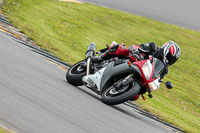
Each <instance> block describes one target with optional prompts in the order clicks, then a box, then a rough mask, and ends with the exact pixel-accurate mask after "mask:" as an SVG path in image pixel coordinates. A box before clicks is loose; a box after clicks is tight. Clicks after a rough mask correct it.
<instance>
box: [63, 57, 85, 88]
mask: <svg viewBox="0 0 200 133" xmlns="http://www.w3.org/2000/svg"><path fill="white" fill-rule="evenodd" d="M82 62H83V60H82V61H80V62H78V63H76V64H74V65H73V66H72V67H70V68H69V70H68V71H67V74H66V79H67V81H68V82H69V83H70V84H72V85H74V86H81V85H83V82H82V78H83V76H85V75H86V68H83V67H82V66H81V65H80V64H81V63H82Z"/></svg>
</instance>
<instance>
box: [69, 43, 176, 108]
mask: <svg viewBox="0 0 200 133" xmlns="http://www.w3.org/2000/svg"><path fill="white" fill-rule="evenodd" d="M134 47H136V48H137V47H138V46H137V45H134ZM108 48H109V47H108V45H107V48H105V49H102V50H100V52H96V53H97V54H101V53H103V52H105V51H106V50H108ZM95 50H96V45H95V44H94V43H91V44H90V45H89V46H88V49H87V52H86V59H84V60H82V61H80V62H78V63H76V64H74V65H73V66H72V67H71V68H70V69H69V70H68V72H67V74H66V79H67V81H68V82H69V83H70V84H72V85H74V86H80V85H85V86H86V87H87V88H89V89H91V90H92V91H94V92H96V93H97V94H98V95H101V101H102V102H103V103H105V104H108V105H116V104H120V103H123V102H126V101H128V100H131V99H133V97H135V96H136V95H139V94H140V95H142V97H143V99H144V96H143V94H145V93H146V92H148V93H149V95H148V96H149V97H150V98H152V97H153V96H152V94H151V92H152V91H156V90H158V89H159V84H160V82H162V83H164V84H165V85H166V87H167V88H168V89H171V88H172V87H173V86H172V84H171V82H166V83H165V82H163V81H162V80H160V74H161V73H162V71H163V70H164V64H163V62H162V61H161V60H159V59H157V58H155V57H152V56H150V57H149V59H146V60H141V61H136V62H133V61H131V57H130V58H129V59H115V58H114V59H109V60H105V61H102V62H98V63H92V62H91V58H92V56H95Z"/></svg>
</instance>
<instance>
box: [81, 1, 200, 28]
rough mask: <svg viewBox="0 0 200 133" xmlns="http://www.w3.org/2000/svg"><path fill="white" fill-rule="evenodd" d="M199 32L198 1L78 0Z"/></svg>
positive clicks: (199, 13)
mask: <svg viewBox="0 0 200 133" xmlns="http://www.w3.org/2000/svg"><path fill="white" fill-rule="evenodd" d="M80 1H83V2H89V3H94V4H97V5H101V6H105V7H109V8H113V9H117V10H121V11H125V12H129V13H133V14H137V15H140V16H145V17H148V18H151V19H155V20H158V21H162V22H166V23H169V24H175V25H178V26H180V27H184V28H188V29H192V30H196V31H200V8H199V5H200V0H80Z"/></svg>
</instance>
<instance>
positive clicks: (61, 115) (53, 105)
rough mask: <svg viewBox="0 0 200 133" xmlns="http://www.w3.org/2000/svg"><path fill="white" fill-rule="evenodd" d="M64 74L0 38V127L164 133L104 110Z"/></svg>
mask: <svg viewBox="0 0 200 133" xmlns="http://www.w3.org/2000/svg"><path fill="white" fill-rule="evenodd" d="M65 74H66V72H65V71H63V70H61V69H59V68H58V67H56V66H55V65H53V64H51V63H49V62H48V61H46V60H44V59H43V58H41V57H40V56H38V55H37V54H36V53H34V52H32V51H30V50H28V49H27V48H25V47H24V46H22V44H20V43H17V42H16V41H14V40H12V39H11V37H9V36H7V35H5V34H2V33H1V32H0V124H1V125H3V126H4V127H7V128H8V129H11V130H13V131H15V132H17V133H94V132H95V133H128V132H134V133H140V132H145V133H161V132H162V133H167V132H171V131H170V130H169V129H167V128H166V127H164V125H163V124H161V123H159V122H157V121H155V120H152V119H150V118H148V117H145V116H144V115H142V114H140V113H139V112H138V111H137V110H135V109H133V108H131V107H129V106H126V105H124V104H121V105H117V106H107V105H105V104H103V103H102V102H101V101H100V97H99V96H97V95H96V94H95V93H93V92H92V91H90V90H88V89H87V88H84V87H74V86H72V85H70V84H68V83H67V81H66V80H65Z"/></svg>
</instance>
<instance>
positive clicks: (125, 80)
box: [115, 74, 134, 90]
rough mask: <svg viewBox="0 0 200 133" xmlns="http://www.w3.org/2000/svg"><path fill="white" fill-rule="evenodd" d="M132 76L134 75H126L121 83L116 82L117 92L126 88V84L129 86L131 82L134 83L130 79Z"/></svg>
mask: <svg viewBox="0 0 200 133" xmlns="http://www.w3.org/2000/svg"><path fill="white" fill-rule="evenodd" d="M133 76H134V74H130V75H128V76H127V77H126V78H125V79H124V80H122V81H121V82H118V83H117V84H116V85H115V87H116V89H117V90H120V88H122V87H125V86H127V85H128V84H130V83H131V82H133V81H134V79H133V78H132V77H133Z"/></svg>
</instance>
